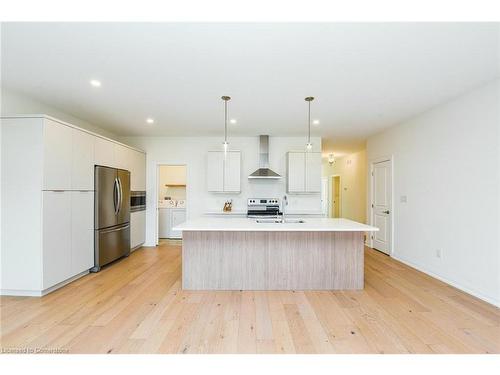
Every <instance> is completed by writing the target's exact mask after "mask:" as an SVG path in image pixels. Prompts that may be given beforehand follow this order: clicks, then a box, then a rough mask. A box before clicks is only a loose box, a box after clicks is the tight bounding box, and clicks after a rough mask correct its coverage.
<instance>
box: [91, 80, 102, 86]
mask: <svg viewBox="0 0 500 375" xmlns="http://www.w3.org/2000/svg"><path fill="white" fill-rule="evenodd" d="M90 84H91V85H92V86H94V87H101V81H98V80H97V79H91V80H90Z"/></svg>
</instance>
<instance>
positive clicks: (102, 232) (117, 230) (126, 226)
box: [99, 224, 130, 234]
mask: <svg viewBox="0 0 500 375" xmlns="http://www.w3.org/2000/svg"><path fill="white" fill-rule="evenodd" d="M129 227H130V224H127V225H125V226H121V227H120V228H115V229H106V230H101V231H100V232H99V233H100V234H106V233H112V232H119V231H121V230H124V229H127V228H129Z"/></svg>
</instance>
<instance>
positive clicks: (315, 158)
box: [305, 152, 321, 193]
mask: <svg viewBox="0 0 500 375" xmlns="http://www.w3.org/2000/svg"><path fill="white" fill-rule="evenodd" d="M305 154H306V168H305V169H306V170H305V175H306V178H305V180H306V185H305V191H306V192H308V193H320V192H321V152H306V153H305Z"/></svg>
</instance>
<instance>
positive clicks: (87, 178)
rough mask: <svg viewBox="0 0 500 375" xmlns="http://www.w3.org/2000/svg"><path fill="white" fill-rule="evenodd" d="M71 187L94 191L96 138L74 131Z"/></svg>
mask: <svg viewBox="0 0 500 375" xmlns="http://www.w3.org/2000/svg"><path fill="white" fill-rule="evenodd" d="M72 139H73V150H72V168H71V187H72V189H73V190H94V136H92V135H91V134H88V133H85V132H82V131H80V130H77V129H72Z"/></svg>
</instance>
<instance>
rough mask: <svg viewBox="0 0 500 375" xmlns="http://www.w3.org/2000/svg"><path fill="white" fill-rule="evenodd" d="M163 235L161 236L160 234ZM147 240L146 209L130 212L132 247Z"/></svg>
mask: <svg viewBox="0 0 500 375" xmlns="http://www.w3.org/2000/svg"><path fill="white" fill-rule="evenodd" d="M160 237H161V236H160ZM145 240H146V211H137V212H131V213H130V248H131V249H134V248H136V247H138V246H139V245H142V244H143V243H144V241H145Z"/></svg>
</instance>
